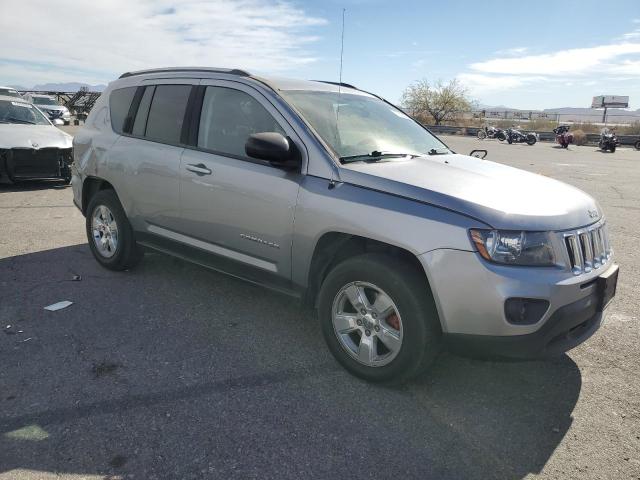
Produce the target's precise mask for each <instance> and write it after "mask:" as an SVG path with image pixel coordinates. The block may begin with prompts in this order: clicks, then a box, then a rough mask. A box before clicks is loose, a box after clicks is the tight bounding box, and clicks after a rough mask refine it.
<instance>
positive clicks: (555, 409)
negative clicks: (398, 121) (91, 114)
mask: <svg viewBox="0 0 640 480" xmlns="http://www.w3.org/2000/svg"><path fill="white" fill-rule="evenodd" d="M442 138H443V139H444V140H445V141H446V142H447V143H448V144H449V145H450V146H451V147H452V148H453V149H455V150H457V151H459V152H460V153H468V152H469V151H470V150H471V149H473V148H487V150H488V151H489V157H488V159H490V160H494V161H498V162H502V163H507V164H510V165H514V166H517V167H520V168H524V169H526V170H530V171H533V172H537V173H540V174H543V175H548V176H550V177H553V178H557V179H559V180H562V181H565V182H567V183H570V184H572V185H575V186H577V187H579V188H581V189H583V190H585V191H587V192H588V193H590V194H591V195H593V196H595V197H596V198H597V199H598V200H599V201H600V203H601V205H602V207H603V208H604V210H605V212H606V214H607V218H608V223H609V229H610V235H611V237H612V242H613V244H614V247H615V249H616V256H617V261H618V263H619V264H620V265H621V273H620V279H619V285H618V295H617V298H616V300H615V302H614V304H613V305H612V306H611V307H610V308H609V310H608V317H607V320H606V322H605V324H604V325H603V327H602V328H601V329H600V330H599V331H598V332H597V333H596V335H595V336H594V337H592V338H591V339H590V340H589V341H588V342H587V343H586V344H583V345H582V346H580V347H578V348H576V349H575V350H573V351H571V352H569V354H568V355H564V356H562V357H561V358H558V359H556V360H553V361H548V362H524V363H517V362H491V361H480V360H472V359H467V358H460V357H456V356H453V355H450V354H443V355H442V356H441V357H440V358H439V359H438V361H437V362H436V364H435V366H434V368H433V369H432V370H431V371H430V372H429V373H428V374H426V375H424V376H423V377H421V378H419V379H417V380H415V381H413V382H412V383H410V384H407V385H404V386H401V387H385V386H377V385H371V384H367V383H364V382H362V381H360V380H357V379H355V378H353V377H351V376H350V375H349V374H347V373H346V372H345V371H344V370H342V369H341V368H340V367H339V366H338V365H337V363H336V362H335V361H334V360H333V358H332V357H331V356H330V354H329V353H328V351H327V349H326V348H325V346H324V342H323V340H322V337H321V333H320V329H319V327H318V324H317V322H316V319H315V317H314V312H312V311H310V310H306V309H301V308H300V307H299V305H298V304H296V303H295V302H294V301H292V300H291V299H289V298H288V297H285V296H282V295H279V294H276V293H273V292H271V291H268V290H264V289H262V288H260V287H257V286H253V285H250V284H247V283H243V282H241V281H239V280H236V279H233V278H230V277H226V276H224V275H221V274H218V273H215V272H212V271H209V270H205V269H203V268H201V267H198V266H195V265H191V264H188V263H185V262H183V261H181V260H178V259H174V258H171V257H168V256H165V255H161V254H147V256H146V257H145V260H144V261H143V262H142V263H141V264H140V265H139V266H138V267H137V268H136V269H134V270H132V271H128V272H122V273H114V272H110V271H107V270H104V269H102V268H100V267H99V266H98V264H97V263H96V262H95V261H94V260H93V258H92V257H91V254H90V252H89V248H88V247H87V244H86V238H85V234H84V219H83V217H82V215H81V214H80V212H78V211H77V209H76V208H75V207H74V206H73V204H72V203H71V198H72V195H71V189H70V188H69V187H64V186H61V185H58V184H51V183H45V182H38V183H31V184H24V185H20V186H8V185H0V220H1V225H2V227H1V230H0V232H1V234H0V322H1V326H2V329H3V332H4V333H0V478H2V479H5V478H7V479H8V478H12V479H49V478H51V479H53V478H64V479H72V478H74V479H75V478H91V479H93V478H139V479H156V478H221V479H226V478H243V479H244V478H261V479H262V478H278V479H287V478H295V479H299V478H381V479H382V478H384V479H386V478H420V479H428V478H433V479H492V478H496V479H523V478H545V479H605V478H606V479H640V375H639V373H638V372H639V367H640V353H639V349H638V344H639V341H640V334H639V332H640V330H639V328H638V320H639V317H640V314H639V313H638V312H639V311H640V300H639V299H638V294H637V292H638V290H639V287H640V253H639V252H640V248H639V247H638V245H639V244H640V187H639V186H640V152H639V151H634V150H630V149H619V150H618V151H617V152H616V153H615V154H604V153H601V152H599V151H597V150H596V149H595V148H594V147H575V146H572V147H571V148H570V149H569V150H568V151H565V150H562V149H560V148H556V147H554V146H552V145H551V144H548V143H544V144H537V145H535V146H533V147H529V146H527V145H506V144H500V143H498V142H496V141H491V140H487V141H484V142H480V141H477V140H475V139H472V138H467V137H442ZM478 161H480V160H478ZM539 194H540V195H541V196H543V195H544V192H540V193H539ZM74 276H80V277H81V278H80V280H75V281H74ZM61 300H70V301H73V302H74V303H73V305H71V306H70V307H68V308H66V309H63V310H60V311H57V312H48V311H45V310H43V307H44V306H46V305H49V304H52V303H54V302H58V301H61ZM7 325H11V327H10V328H9V329H7V328H6V326H7Z"/></svg>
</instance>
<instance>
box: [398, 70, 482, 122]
mask: <svg viewBox="0 0 640 480" xmlns="http://www.w3.org/2000/svg"><path fill="white" fill-rule="evenodd" d="M402 105H403V107H404V108H405V109H406V110H407V112H409V113H410V114H411V115H412V116H413V117H415V118H417V119H418V120H420V121H422V122H428V121H429V120H431V119H433V122H435V124H436V125H440V124H441V123H442V122H443V121H445V120H453V119H455V118H456V117H457V116H458V115H459V114H460V113H461V112H468V111H469V110H471V107H472V106H473V101H472V100H471V99H470V98H469V97H468V96H467V89H466V88H465V87H464V86H463V85H462V84H461V83H460V82H459V81H458V80H456V79H453V80H451V81H450V82H449V83H447V84H445V83H444V82H443V81H442V80H438V81H437V82H436V83H434V84H430V83H429V81H428V80H426V79H423V80H418V81H416V82H414V83H412V84H411V85H409V86H408V87H407V88H406V89H405V91H404V93H403V94H402Z"/></svg>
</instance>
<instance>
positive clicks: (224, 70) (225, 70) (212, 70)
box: [119, 67, 251, 78]
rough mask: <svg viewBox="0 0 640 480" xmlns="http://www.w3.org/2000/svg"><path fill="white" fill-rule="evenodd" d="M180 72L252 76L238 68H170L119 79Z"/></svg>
mask: <svg viewBox="0 0 640 480" xmlns="http://www.w3.org/2000/svg"><path fill="white" fill-rule="evenodd" d="M178 72H209V73H228V74H230V75H238V76H240V77H249V76H251V74H250V73H249V72H246V71H245V70H240V69H237V68H208V67H170V68H151V69H148V70H138V71H135V72H125V73H123V74H122V75H120V77H119V78H127V77H134V76H136V75H145V74H147V73H178Z"/></svg>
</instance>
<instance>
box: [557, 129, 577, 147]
mask: <svg viewBox="0 0 640 480" xmlns="http://www.w3.org/2000/svg"><path fill="white" fill-rule="evenodd" d="M570 128H571V127H570V126H569V125H558V126H557V127H556V128H554V129H553V133H555V134H556V142H557V143H559V144H560V146H561V147H562V148H568V147H569V144H571V143H573V134H572V133H569V129H570Z"/></svg>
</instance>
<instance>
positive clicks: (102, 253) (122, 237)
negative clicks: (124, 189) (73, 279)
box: [86, 190, 143, 270]
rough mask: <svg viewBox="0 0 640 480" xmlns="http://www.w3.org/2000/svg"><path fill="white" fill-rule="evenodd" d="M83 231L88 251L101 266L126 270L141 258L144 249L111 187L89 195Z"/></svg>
mask: <svg viewBox="0 0 640 480" xmlns="http://www.w3.org/2000/svg"><path fill="white" fill-rule="evenodd" d="M86 231H87V240H88V242H89V248H90V249H91V253H93V257H94V258H95V259H96V260H97V261H98V263H99V264H100V265H102V266H103V267H105V268H108V269H109V270H126V269H128V268H131V267H133V266H135V265H136V264H137V263H138V262H139V261H140V260H141V259H142V256H143V251H142V249H141V248H140V247H139V246H138V244H137V243H136V240H135V236H134V234H133V229H132V228H131V224H130V223H129V220H128V219H127V215H126V213H125V212H124V209H123V208H122V205H120V200H118V196H117V195H116V193H115V192H114V191H113V190H100V191H98V192H97V193H96V194H95V195H94V196H93V197H92V198H91V201H90V202H89V205H88V207H87V216H86Z"/></svg>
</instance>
